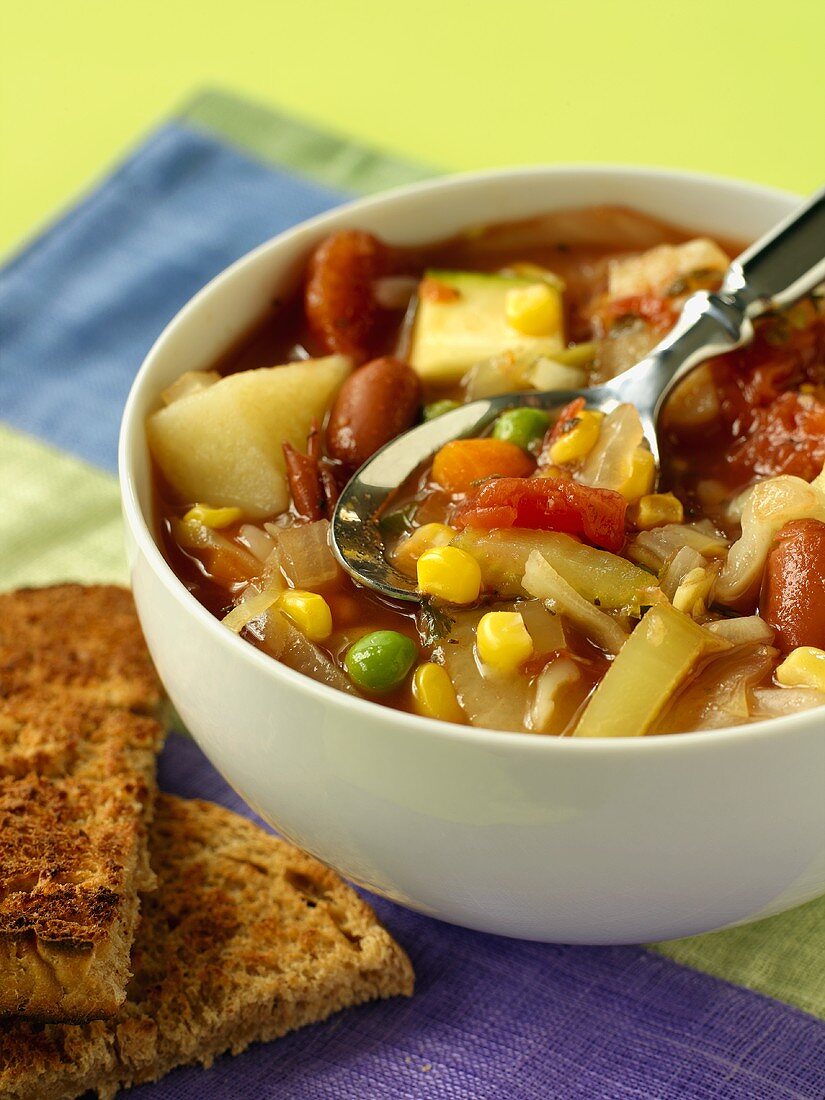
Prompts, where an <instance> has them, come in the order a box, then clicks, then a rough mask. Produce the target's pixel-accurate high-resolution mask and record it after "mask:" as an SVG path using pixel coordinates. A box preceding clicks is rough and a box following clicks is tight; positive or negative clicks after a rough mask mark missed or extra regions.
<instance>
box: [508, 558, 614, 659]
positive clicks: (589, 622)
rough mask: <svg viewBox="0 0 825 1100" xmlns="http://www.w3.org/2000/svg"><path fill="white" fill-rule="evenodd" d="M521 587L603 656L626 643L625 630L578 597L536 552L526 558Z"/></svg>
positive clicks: (573, 589) (602, 612)
mask: <svg viewBox="0 0 825 1100" xmlns="http://www.w3.org/2000/svg"><path fill="white" fill-rule="evenodd" d="M522 585H523V587H524V590H525V591H526V592H528V593H529V594H530V595H531V596H535V597H536V599H539V600H544V601H545V603H546V604H547V606H548V607H549V608H550V610H551V611H555V612H556V613H557V614H559V615H563V616H564V617H565V618H568V619H570V621H571V622H572V623H573V625H574V626H576V627H578V629H579V630H581V631H582V632H583V633H584V634H585V635H586V636H587V637H588V638H590V639H591V640H592V641H594V642H595V643H596V644H597V645H598V646H600V647H601V648H602V649H603V650H604V651H605V652H606V653H613V654H616V653H618V652H619V650H620V649H621V648H622V646H623V645H624V643H625V642H626V641H627V638H628V634H627V631H625V630H623V629H622V627H620V626H619V624H618V623H617V622H616V620H615V619H612V618H611V617H610V615H607V614H605V612H604V611H599V609H598V608H596V607H594V606H593V604H592V603H590V602H589V601H588V600H586V599H585V598H584V596H580V595H579V593H578V592H577V591H576V590H575V588H573V586H572V585H570V584H568V583H567V581H566V580H565V579H564V578H563V577H562V576H561V575H560V574H559V573H558V572H557V571H556V570H555V569H554V568H553V566H552V565H551V564H550V562H549V561H548V560H547V559H546V558H545V557H543V556H542V555H541V554H540V553H539V552H538V550H534V551H533V553H532V554H531V555H530V556H529V558H528V559H527V566H526V568H525V570H524V580H523V581H522Z"/></svg>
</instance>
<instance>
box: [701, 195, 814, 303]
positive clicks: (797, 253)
mask: <svg viewBox="0 0 825 1100" xmlns="http://www.w3.org/2000/svg"><path fill="white" fill-rule="evenodd" d="M823 280H825V188H823V189H822V190H821V191H818V192H817V193H816V194H815V195H813V196H812V198H810V199H809V200H808V202H806V203H805V205H804V206H803V207H802V208H801V209H800V210H797V211H796V212H795V213H793V214H791V215H790V216H789V217H787V218H786V219H785V220H784V221H783V222H780V223H779V225H778V226H777V227H776V228H775V229H773V230H772V231H771V232H770V233H768V234H767V235H766V236H764V237H762V238H761V239H760V240H758V241H757V242H756V244H753V245H751V247H750V248H746V249H745V251H744V252H743V253H742V255H741V256H738V257H737V258H736V259H735V260H734V261H733V263H732V264H731V265H730V268H729V269H728V274H727V276H726V277H725V281H724V283H723V285H722V289H721V291H720V297H725V296H727V295H731V296H734V297H736V298H737V299H738V301H739V302H740V303H741V304H743V305H744V306H745V308H746V310H747V313H748V316H749V317H753V316H756V314H758V313H762V312H764V311H765V310H766V309H781V308H782V307H783V306H785V305H790V304H791V303H792V302H794V301H795V300H796V299H797V298H801V297H802V296H803V295H804V294H808V293H810V292H811V291H812V290H813V289H814V288H815V287H816V286H818V285H819V283H821V282H823Z"/></svg>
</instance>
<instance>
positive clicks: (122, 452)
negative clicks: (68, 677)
mask: <svg viewBox="0 0 825 1100" xmlns="http://www.w3.org/2000/svg"><path fill="white" fill-rule="evenodd" d="M582 173H585V174H588V175H594V176H600V177H604V178H611V177H616V176H626V177H638V178H648V179H653V180H659V181H662V182H666V181H668V180H671V181H673V182H674V183H675V182H679V183H683V182H685V181H686V180H687V181H689V182H692V183H695V184H697V185H700V186H707V187H711V188H722V189H727V190H732V191H736V192H739V193H746V194H752V195H754V196H760V197H770V198H776V199H780V200H784V201H788V200H790V201H794V202H798V201H801V199H800V196H799V195H797V194H795V193H793V192H790V191H785V190H782V189H780V188H776V187H770V186H767V185H763V184H758V183H754V182H751V181H747V180H738V179H735V178H734V177H729V176H721V175H713V174H710V173H705V172H694V171H687V170H681V169H677V168H659V167H649V166H645V165H623V164H599V163H596V164H563V165H552V164H548V165H543V164H538V165H526V166H511V167H504V168H494V169H484V170H480V171H471V172H459V173H450V174H448V175H444V176H436V177H434V178H432V179H427V180H424V181H421V182H418V183H413V184H408V185H405V186H403V187H396V188H392V189H390V190H386V191H381V192H379V193H378V194H375V195H367V196H365V197H361V198H355V199H353V200H351V201H349V202H345V203H342V204H340V205H338V206H335V207H332V208H331V209H330V210H327V211H323V212H322V213H320V214H317V215H315V216H313V217H312V218H308V219H305V220H304V221H302V222H299V223H298V224H297V225H294V226H291V227H289V228H288V229H286V230H284V231H282V232H281V233H278V234H276V235H275V236H273V237H271V238H269V239H268V240H266V241H264V242H262V243H261V244H260V245H258V246H256V247H255V248H253V249H251V250H250V251H249V252H246V253H244V255H242V256H240V257H239V258H238V259H237V260H235V261H233V262H232V263H231V264H230V265H229V266H228V267H226V268H223V269H222V270H221V271H220V272H218V274H216V275H215V276H213V277H212V278H211V279H210V280H209V281H208V282H207V283H206V284H205V285H204V286H203V287H202V288H201V289H200V290H199V291H198V292H197V293H196V294H194V295H193V296H192V297H191V298H190V299H189V300H188V301H187V302H186V304H185V305H184V306H183V307H182V308H181V309H180V310H178V312H177V313H176V314H175V315H174V317H172V319H171V320H170V321H169V322H168V323H167V324H166V325H165V326H164V328H163V330H162V331H161V333H160V334H159V336H158V337H157V339H156V340H155V341H154V343H153V344H152V347H151V348H150V349H149V351H148V353H147V354H146V357H145V358H144V360H143V362H142V364H141V366H140V369H139V370H138V372H137V374H136V375H135V378H134V380H133V382H132V385H131V387H130V390H129V395H128V397H127V400H126V404H125V406H124V410H123V415H122V419H121V427H120V435H119V439H118V479H119V485H120V494H121V504H122V510H123V516H124V520H125V522H126V524H127V526H128V528H129V532H130V534H131V536H132V538H133V539H134V541H135V544H136V546H137V549H138V551H139V552H140V553H142V554H143V556H144V557H145V558H146V561H147V563H148V564H149V566H150V567H151V570H152V572H153V573H154V574H155V576H156V578H157V579H158V580H159V581H160V582H161V584H162V585H163V587H164V589H165V590H166V592H167V593H168V595H170V596H171V597H172V598H173V599H174V600H175V602H176V603H177V604H178V605H179V606H180V608H181V611H182V612H184V613H187V614H190V615H194V616H195V618H196V619H197V620H198V621H199V622H200V623H201V624H202V626H203V627H204V629H206V631H207V632H208V633H209V634H211V636H212V637H213V638H214V640H215V642H216V643H217V644H218V645H221V646H226V647H227V651H228V653H232V654H234V655H236V656H237V658H238V659H239V660H244V661H247V662H251V663H252V665H253V666H257V667H258V668H260V670H261V671H262V672H263V673H264V674H265V675H267V676H269V677H270V678H271V679H272V681H273V683H274V684H277V683H278V682H279V681H280V680H281V679H282V678H283V680H284V681H285V682H286V683H287V684H289V685H291V686H292V687H294V688H296V689H297V690H299V691H300V692H302V693H304V694H306V695H309V696H320V698H321V700H322V701H323V702H325V703H327V704H329V705H337V706H339V707H341V708H343V709H344V710H345V711H350V712H351V713H352V716H353V717H355V718H357V717H358V716H361V717H363V718H365V719H366V718H369V719H371V720H373V721H375V720H380V718H381V717H382V713H381V712H383V717H384V719H385V721H387V722H388V723H391V724H393V725H395V726H397V727H399V728H401V729H408V730H409V731H410V733H411V735H417V736H419V737H422V736H425V737H437V738H439V739H443V738H445V737H446V738H447V739H449V740H450V741H452V742H454V743H459V744H464V745H467V746H468V747H469V746H470V745H474V746H475V747H477V748H485V749H488V748H498V749H499V750H501V751H506V750H511V751H512V750H516V751H519V752H522V753H529V754H536V753H538V754H546V753H557V752H562V753H586V754H590V755H591V756H592V755H593V754H594V753H595V754H596V755H600V754H602V753H610V754H614V753H644V754H650V753H660V752H667V753H671V754H672V753H674V752H692V751H697V746H702V745H704V746H705V751H710V750H711V749H712V747H713V746H717V747H722V746H727V745H728V744H730V742H731V741H733V740H750V741H753V740H759V741H762V740H764V739H766V738H769V739H770V738H773V737H782V736H787V735H788V733H790V732H791V731H792V730H794V729H796V730H798V731H799V732H802V733H805V732H806V730H805V727H806V726H808V725H809V722H808V719H809V717H810V715H811V714H812V713H815V712H816V711H821V710H822V708H819V707H817V708H814V709H813V711H800V712H798V713H797V714H789V715H782V716H780V717H775V718H767V719H763V720H761V721H759V722H752V723H748V724H743V725H739V726H725V727H721V728H719V729H706V730H694V731H689V732H685V733H679V734H673V735H664V734H660V735H650V736H643V737H592V738H576V737H546V736H525V734H524V733H518V732H513V731H508V730H495V729H487V728H484V727H479V726H469V725H467V726H463V725H461V726H460V725H457V724H455V723H452V722H445V721H440V720H438V719H433V718H426V717H424V716H422V715H418V714H412V713H409V712H407V711H399V710H395V709H394V708H390V707H385V706H383V704H381V703H380V702H379V701H375V700H372V699H369V698H364V697H361V696H353V695H348V694H347V693H345V692H342V691H339V690H337V689H336V688H333V687H331V686H329V685H328V684H323V683H320V682H319V681H317V680H313V679H312V678H311V677H309V676H306V675H304V674H303V673H301V672H297V671H296V670H295V669H292V668H289V667H288V666H287V665H283V664H281V662H280V661H278V660H276V659H274V658H273V657H271V656H269V655H268V654H266V653H264V652H262V651H261V650H259V649H258V648H257V647H255V646H253V645H251V644H250V643H249V642H247V641H245V640H244V639H243V638H241V637H240V636H239V635H237V634H234V633H233V632H232V631H229V630H226V629H225V628H223V627H222V626H221V623H220V620H218V619H216V618H215V617H214V616H213V615H212V614H211V613H210V612H209V611H208V610H207V609H206V608H205V607H204V606H203V604H201V603H200V602H199V601H198V600H197V599H196V598H195V596H194V595H193V594H192V593H191V592H189V590H188V589H187V588H186V586H185V585H184V584H183V582H182V581H181V580H180V579H179V578H178V576H177V574H176V573H175V572H174V571H173V569H172V567H171V566H170V565H169V563H168V562H167V560H166V558H165V557H164V555H163V553H162V551H161V549H160V547H159V545H158V542H157V540H156V538H155V536H154V534H153V532H152V530H151V528H150V525H149V522H148V521H147V518H146V516H145V515H144V511H143V508H142V507H141V505H140V502H139V500H138V495H137V489H136V483H135V477H134V470H133V465H132V456H133V454H134V453H135V449H136V446H137V445H138V436H139V434H140V433H142V432H143V431H144V425H143V422H142V421H141V419H140V418H139V416H138V407H139V405H140V402H141V398H142V396H143V392H144V390H147V389H149V390H151V379H152V371H153V367H154V364H155V361H156V360H157V358H158V356H159V354H160V353H161V351H162V349H163V346H164V345H165V344H166V342H167V340H168V339H169V337H170V335H171V334H172V333H173V332H174V331H175V330H176V329H177V327H178V325H179V324H180V323H181V322H182V321H183V320H184V318H185V317H186V316H188V315H189V313H190V312H193V311H194V310H196V309H197V308H198V307H199V306H200V303H201V302H202V301H204V300H205V299H206V298H208V297H210V296H211V295H212V294H214V293H216V292H217V291H218V288H219V286H221V285H222V284H223V283H225V282H230V281H231V280H232V279H233V278H234V277H236V275H237V274H238V272H239V271H240V270H241V269H242V268H244V267H246V266H247V265H248V264H252V263H254V262H255V261H256V259H257V258H258V257H259V256H260V255H262V254H263V253H268V252H270V251H275V250H277V249H278V248H280V247H282V246H283V245H284V244H288V243H289V242H290V241H292V240H293V239H294V238H295V237H298V236H303V235H306V236H309V235H311V234H312V233H313V232H315V230H317V229H322V228H323V227H324V226H325V224H326V223H327V222H330V221H334V220H335V219H336V218H338V217H340V216H342V215H343V216H344V217H349V216H350V215H352V214H357V213H358V212H359V211H362V210H363V211H365V212H372V211H375V210H380V209H381V208H383V207H385V206H388V205H392V204H395V203H396V202H404V201H405V200H406V199H408V198H417V197H419V196H428V195H429V194H433V195H434V196H435V197H436V199H437V197H438V196H440V195H443V194H449V193H450V192H451V191H453V190H455V189H461V188H463V187H465V186H474V185H476V184H482V185H483V184H484V183H486V182H488V181H497V180H499V181H500V180H505V179H513V178H515V177H533V176H534V177H536V178H548V177H551V178H552V177H564V176H575V175H580V174H582ZM143 443H144V445H145V439H144V440H143ZM810 727H811V730H813V728H814V723H810ZM698 751H701V750H698Z"/></svg>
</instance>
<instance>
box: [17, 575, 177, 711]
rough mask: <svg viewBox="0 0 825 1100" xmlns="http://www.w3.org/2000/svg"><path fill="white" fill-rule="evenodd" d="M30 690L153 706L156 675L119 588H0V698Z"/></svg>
mask: <svg viewBox="0 0 825 1100" xmlns="http://www.w3.org/2000/svg"><path fill="white" fill-rule="evenodd" d="M31 691H35V692H37V693H39V694H40V695H41V696H43V697H46V696H48V697H52V696H55V695H59V697H60V698H61V699H62V700H63V701H64V702H65V701H66V700H68V699H69V698H72V699H76V700H83V701H86V702H93V703H98V704H103V705H106V706H116V707H125V708H128V709H130V710H136V711H144V712H152V711H153V710H154V709H155V708H156V707H158V706H159V704H160V701H161V698H162V691H161V687H160V682H159V681H158V677H157V673H156V672H155V670H154V668H153V667H152V662H151V659H150V657H149V654H148V652H147V650H146V645H145V643H144V641H143V635H142V634H141V630H140V624H139V623H138V620H137V616H136V615H135V607H134V604H133V602H132V597H131V594H130V593H129V592H128V591H127V590H126V589H125V588H117V587H115V586H112V585H96V586H95V585H93V586H90V587H84V586H83V585H78V584H64V585H55V586H53V587H51V588H25V589H21V590H19V591H17V592H6V593H3V594H0V698H10V697H13V696H14V695H16V694H19V693H21V692H22V693H25V692H29V693H30V692H31Z"/></svg>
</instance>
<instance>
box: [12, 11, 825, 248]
mask: <svg viewBox="0 0 825 1100" xmlns="http://www.w3.org/2000/svg"><path fill="white" fill-rule="evenodd" d="M0 16H2V19H0V157H2V161H3V164H2V171H0V188H2V190H0V251H5V250H7V249H9V248H12V247H14V246H15V245H16V244H18V243H19V242H20V241H21V240H23V239H24V238H25V237H27V236H28V235H30V234H31V233H33V232H35V231H36V229H37V228H38V227H39V226H40V225H41V224H42V223H43V221H44V220H46V219H48V218H50V217H53V216H54V215H55V214H57V213H58V212H59V211H60V209H61V208H62V207H63V206H64V205H65V204H66V203H67V202H69V201H71V199H72V198H73V197H74V196H75V195H76V194H77V193H78V192H79V191H80V190H82V189H83V188H85V187H87V186H88V185H89V184H90V183H91V182H93V181H94V179H95V178H96V177H98V176H99V175H100V174H101V173H103V172H104V171H105V170H106V169H107V167H108V166H109V165H110V164H111V163H112V162H113V160H115V159H116V158H118V157H119V156H120V155H122V154H123V153H124V152H125V151H126V150H127V149H128V148H129V147H130V146H131V145H133V144H134V143H135V142H136V141H138V140H139V138H140V137H141V135H142V134H144V133H145V132H146V131H147V130H148V129H150V128H151V127H152V126H154V125H155V124H156V122H157V121H158V120H159V119H161V118H163V117H164V116H168V115H169V114H171V113H173V112H174V111H175V110H176V109H177V108H178V107H179V106H180V105H181V104H182V103H183V102H184V101H185V100H187V99H189V98H190V97H191V96H192V95H193V93H194V92H195V91H196V90H198V89H200V88H203V87H205V86H208V85H209V86H220V87H224V88H227V89H229V90H233V91H235V92H239V93H242V94H245V95H248V96H251V97H252V98H253V99H257V100H259V101H261V102H262V103H265V104H268V105H270V106H277V107H278V108H280V109H281V110H284V111H286V112H290V113H293V114H295V115H297V116H299V117H302V118H304V119H306V120H308V121H311V122H315V123H319V124H321V125H322V126H326V127H328V128H330V129H332V130H334V131H338V132H340V133H342V134H348V135H352V136H354V137H356V138H358V139H360V140H361V141H365V142H367V143H370V144H373V145H375V146H377V147H379V148H381V149H382V150H384V151H387V152H394V153H396V154H400V155H402V156H404V157H406V158H408V159H410V160H413V161H417V162H420V163H425V164H431V165H437V166H444V167H445V168H452V169H462V168H478V167H484V166H488V165H502V164H512V163H528V162H531V163H535V162H542V161H543V162H557V161H568V162H570V161H591V162H592V161H603V162H604V161H607V162H625V163H641V164H661V165H667V166H681V167H687V168H693V169H700V170H705V171H710V172H716V173H721V174H723V175H730V176H740V177H745V178H748V179H754V180H758V181H761V182H765V183H770V184H774V185H777V186H779V187H785V188H788V189H792V190H797V191H810V190H812V189H813V188H814V187H815V186H817V185H818V184H819V183H821V182H822V179H823V177H825V143H823V140H822V136H823V135H822V119H823V117H825V78H823V53H824V52H825V51H824V50H823V44H824V43H825V3H823V2H822V0H785V3H784V4H782V5H773V4H770V5H769V4H766V3H764V2H762V0H714V2H710V0H683V2H681V3H675V2H671V0H628V2H626V3H618V2H611V0H412V2H410V3H406V4H400V3H396V2H393V0H289V2H288V3H285V2H284V0H233V2H232V3H228V2H226V0H143V2H142V3H128V2H124V0H26V2H21V0H0Z"/></svg>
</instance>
